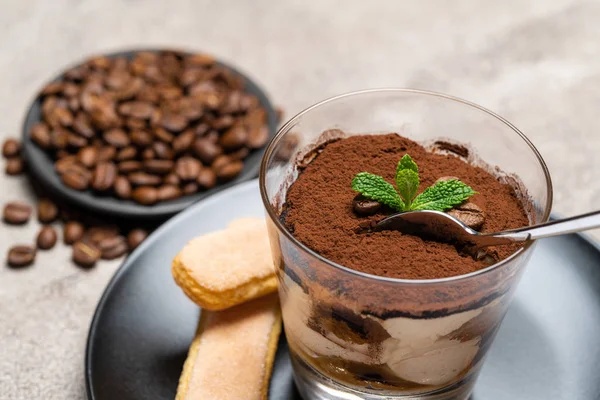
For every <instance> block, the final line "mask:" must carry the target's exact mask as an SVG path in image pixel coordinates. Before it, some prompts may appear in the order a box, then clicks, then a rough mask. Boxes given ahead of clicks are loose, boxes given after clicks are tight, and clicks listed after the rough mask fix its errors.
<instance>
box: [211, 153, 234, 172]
mask: <svg viewBox="0 0 600 400" xmlns="http://www.w3.org/2000/svg"><path fill="white" fill-rule="evenodd" d="M232 161H233V160H232V159H231V158H230V157H229V156H228V155H220V156H218V157H217V158H215V160H214V161H213V163H212V164H211V168H212V169H213V170H214V171H215V172H216V171H217V170H219V169H221V168H223V167H224V166H225V165H227V164H229V163H231V162H232Z"/></svg>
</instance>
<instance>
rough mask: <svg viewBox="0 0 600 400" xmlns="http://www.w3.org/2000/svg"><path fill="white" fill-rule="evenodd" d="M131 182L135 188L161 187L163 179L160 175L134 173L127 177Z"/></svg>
mask: <svg viewBox="0 0 600 400" xmlns="http://www.w3.org/2000/svg"><path fill="white" fill-rule="evenodd" d="M127 178H128V179H129V182H130V183H131V184H132V185H135V186H156V185H160V183H161V182H162V179H160V176H158V175H151V174H148V173H146V172H132V173H131V174H129V175H127Z"/></svg>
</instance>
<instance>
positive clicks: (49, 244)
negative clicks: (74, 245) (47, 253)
mask: <svg viewBox="0 0 600 400" xmlns="http://www.w3.org/2000/svg"><path fill="white" fill-rule="evenodd" d="M36 244H37V247H38V249H42V250H48V249H51V248H53V247H54V245H55V244H56V231H55V230H54V228H53V227H51V226H44V227H42V229H41V230H40V232H39V233H38V235H37V240H36Z"/></svg>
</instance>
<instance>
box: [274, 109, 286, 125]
mask: <svg viewBox="0 0 600 400" xmlns="http://www.w3.org/2000/svg"><path fill="white" fill-rule="evenodd" d="M284 116H285V112H284V111H283V108H281V107H275V118H277V122H278V123H281V122H282V121H283V117H284Z"/></svg>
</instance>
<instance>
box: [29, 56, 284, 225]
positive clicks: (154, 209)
mask: <svg viewBox="0 0 600 400" xmlns="http://www.w3.org/2000/svg"><path fill="white" fill-rule="evenodd" d="M139 51H159V50H147V49H141V50H131V51H123V52H118V53H111V54H107V55H106V56H107V57H110V58H115V57H126V58H128V59H131V58H133V55H134V54H135V53H137V52H139ZM218 64H220V65H222V66H224V67H226V68H228V69H230V70H231V71H233V72H234V73H235V74H237V75H239V76H241V77H242V78H243V79H244V81H245V83H246V91H247V92H249V93H251V94H253V95H255V96H256V97H257V98H258V100H259V101H260V103H261V104H262V106H263V107H264V108H265V110H266V111H267V123H268V125H269V134H270V137H273V136H274V135H275V131H276V129H277V116H276V112H275V109H274V108H273V106H272V104H271V102H270V101H269V99H268V98H267V96H266V94H265V93H264V92H263V90H262V89H261V88H260V87H259V86H258V85H257V84H256V83H254V82H253V81H252V80H251V79H250V78H249V77H248V76H246V75H244V74H242V73H241V72H240V71H238V70H237V69H235V68H234V67H232V66H230V65H227V64H224V63H220V62H219V63H218ZM66 70H67V69H65V71H66ZM63 73H64V72H63ZM63 73H61V74H60V75H59V77H60V76H62V74H63ZM59 77H57V78H55V79H54V81H56V80H58V79H59ZM40 119H41V100H40V97H39V96H36V98H35V100H34V101H33V103H32V104H31V106H30V107H29V110H28V111H27V114H26V116H25V121H24V122H23V133H22V136H23V156H24V158H25V161H26V163H27V168H28V169H29V171H30V172H31V175H32V177H33V178H34V180H35V181H36V182H37V183H39V184H41V186H43V187H44V188H45V189H47V190H49V191H50V192H51V193H52V194H54V195H56V196H59V197H61V198H62V199H64V200H66V201H69V202H71V203H73V204H76V205H79V206H81V207H83V208H86V209H88V210H91V211H94V212H98V213H102V214H110V215H113V216H117V217H126V218H135V219H160V218H166V217H170V216H172V215H174V214H176V213H178V212H179V211H181V210H183V209H184V208H186V207H188V206H189V205H191V204H192V203H194V202H196V201H198V200H200V199H203V198H205V197H208V196H210V195H212V194H214V193H216V192H218V191H221V190H223V189H225V188H227V187H230V186H233V185H235V184H236V183H240V182H244V181H247V180H249V179H253V178H255V177H256V176H257V175H258V168H259V166H260V160H261V158H262V155H263V152H264V150H263V149H260V150H256V151H254V152H252V153H251V154H250V155H249V156H248V157H247V158H246V160H245V165H244V169H243V170H242V172H241V173H240V175H239V176H237V177H236V178H235V179H234V180H232V181H231V182H227V183H226V184H221V185H218V186H217V187H215V188H213V189H211V190H208V191H206V192H201V193H196V194H193V195H189V196H184V197H181V198H179V199H176V200H171V201H165V202H160V203H158V204H156V205H152V206H143V205H140V204H137V203H135V202H133V201H131V200H122V199H118V198H116V197H112V196H100V195H98V194H95V193H94V192H92V191H91V190H88V191H83V192H80V191H77V190H73V189H70V188H68V187H66V186H65V185H63V184H62V183H61V181H60V177H59V176H58V174H57V173H56V171H55V170H54V163H53V162H52V159H51V158H50V156H49V155H48V154H47V153H46V152H44V151H43V150H42V149H40V148H39V147H38V146H37V145H36V144H35V143H34V142H33V141H32V140H31V139H30V136H29V132H30V131H31V127H32V126H33V124H35V123H36V122H39V121H40Z"/></svg>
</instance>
